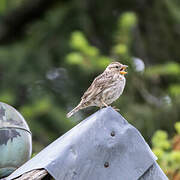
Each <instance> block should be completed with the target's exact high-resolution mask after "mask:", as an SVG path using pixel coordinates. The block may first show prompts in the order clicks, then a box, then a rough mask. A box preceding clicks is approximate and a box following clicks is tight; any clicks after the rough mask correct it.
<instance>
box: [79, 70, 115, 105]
mask: <svg viewBox="0 0 180 180" xmlns="http://www.w3.org/2000/svg"><path fill="white" fill-rule="evenodd" d="M113 82H114V81H113V78H112V75H107V74H106V73H102V74H100V75H99V76H98V77H96V78H95V79H94V81H93V82H92V84H91V86H90V87H89V88H88V89H87V91H86V92H85V93H84V95H83V96H82V98H81V99H82V100H84V101H86V102H87V101H89V100H91V99H93V98H96V96H97V95H98V94H99V93H101V92H102V91H104V90H105V89H107V88H109V87H111V86H112V85H113Z"/></svg>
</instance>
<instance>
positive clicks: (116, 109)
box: [112, 106, 120, 112]
mask: <svg viewBox="0 0 180 180" xmlns="http://www.w3.org/2000/svg"><path fill="white" fill-rule="evenodd" d="M112 108H113V109H114V110H115V111H118V112H119V111H120V109H118V108H116V106H112Z"/></svg>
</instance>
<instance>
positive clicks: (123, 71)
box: [120, 65, 128, 74]
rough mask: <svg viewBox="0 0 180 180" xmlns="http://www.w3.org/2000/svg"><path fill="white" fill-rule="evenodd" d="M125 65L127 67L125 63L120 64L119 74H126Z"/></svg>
mask: <svg viewBox="0 0 180 180" xmlns="http://www.w3.org/2000/svg"><path fill="white" fill-rule="evenodd" d="M127 67H128V66H127V65H122V67H121V69H120V74H127V72H126V71H125V70H126V68H127Z"/></svg>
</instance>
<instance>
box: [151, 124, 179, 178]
mask: <svg viewBox="0 0 180 180" xmlns="http://www.w3.org/2000/svg"><path fill="white" fill-rule="evenodd" d="M175 129H176V134H175V135H174V137H173V138H172V139H169V138H168V134H167V132H166V131H163V130H157V131H156V132H155V133H154V135H153V137H152V148H153V149H152V150H153V152H154V153H155V154H156V156H157V157H158V163H159V165H160V166H161V168H162V169H163V170H164V172H166V174H167V175H168V177H169V179H178V178H179V177H180V169H179V165H180V122H177V123H175Z"/></svg>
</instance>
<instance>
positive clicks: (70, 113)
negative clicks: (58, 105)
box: [66, 104, 82, 118]
mask: <svg viewBox="0 0 180 180" xmlns="http://www.w3.org/2000/svg"><path fill="white" fill-rule="evenodd" d="M80 109H82V106H81V104H78V105H77V106H76V107H75V108H74V109H73V110H71V111H70V112H69V113H67V115H66V117H67V118H70V117H71V116H72V115H73V114H74V113H76V112H77V111H79V110H80Z"/></svg>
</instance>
